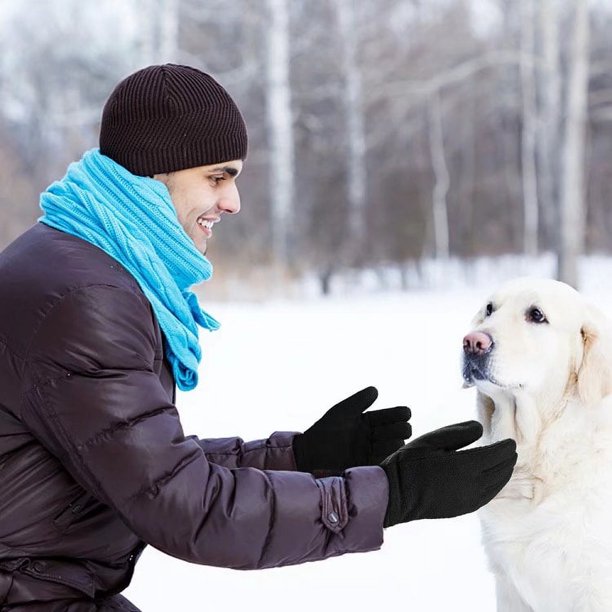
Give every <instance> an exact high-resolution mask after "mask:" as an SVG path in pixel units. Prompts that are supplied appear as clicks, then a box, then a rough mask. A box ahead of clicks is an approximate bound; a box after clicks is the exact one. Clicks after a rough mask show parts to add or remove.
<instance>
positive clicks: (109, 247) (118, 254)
mask: <svg viewBox="0 0 612 612" xmlns="http://www.w3.org/2000/svg"><path fill="white" fill-rule="evenodd" d="M40 207H41V208H42V210H43V212H44V215H43V216H42V217H40V219H39V221H41V222H42V223H45V224H46V225H49V226H51V227H54V228H56V229H58V230H61V231H63V232H67V233H69V234H73V235H74V236H78V237H79V238H82V239H83V240H86V241H87V242H90V243H91V244H94V245H96V246H97V247H99V248H101V249H102V250H103V251H104V252H106V253H108V254H109V255H110V256H111V257H113V258H114V259H116V260H117V261H118V262H119V263H120V264H121V265H122V266H124V267H125V268H126V269H127V270H128V271H129V272H130V273H131V274H132V275H133V276H134V278H135V279H136V280H137V281H138V284H139V285H140V287H141V289H142V291H143V292H144V294H145V295H146V296H147V298H148V299H149V301H150V302H151V305H152V307H153V311H154V312H155V315H156V317H157V320H158V322H159V326H160V327H161V329H162V331H163V333H164V335H165V338H166V342H165V351H166V357H167V358H168V361H169V362H170V365H171V366H172V371H173V373H174V380H175V381H176V384H177V385H178V387H179V389H181V390H183V391H189V390H191V389H193V388H195V386H196V385H197V384H198V364H199V362H200V360H201V358H202V350H201V348H200V344H199V342H198V325H199V326H200V327H203V328H205V329H209V330H211V331H212V330H215V329H217V328H218V327H219V323H218V322H217V321H215V319H213V317H211V316H210V315H208V314H206V313H205V312H204V311H203V310H202V309H201V308H200V306H199V304H198V300H197V297H196V296H195V294H194V293H192V292H191V291H189V288H190V287H191V286H192V285H195V284H196V283H199V282H202V281H205V280H208V279H209V278H210V277H211V276H212V265H211V263H210V262H209V261H208V259H207V258H206V257H204V255H202V254H201V253H200V252H199V251H198V250H197V249H196V248H195V246H194V244H193V241H192V240H191V238H189V236H188V235H187V234H186V232H185V231H184V230H183V228H182V226H181V224H180V223H179V221H178V218H177V215H176V210H175V208H174V206H173V204H172V200H171V199H170V196H169V194H168V190H167V188H166V186H165V185H164V184H163V183H161V182H160V181H157V180H155V179H151V178H147V177H143V176H136V175H134V174H132V173H130V172H128V171H127V170H126V169H125V168H123V166H120V165H119V164H117V163H115V162H114V161H113V160H112V159H110V158H109V157H106V156H105V155H102V154H101V153H100V151H99V150H98V149H91V150H90V151H87V152H86V153H85V155H83V158H82V159H81V160H80V161H79V162H75V163H73V164H70V166H69V167H68V171H67V172H66V176H64V178H63V179H62V180H60V181H56V182H55V183H53V184H52V185H51V186H50V187H49V188H48V189H47V191H45V192H43V193H42V195H41V197H40Z"/></svg>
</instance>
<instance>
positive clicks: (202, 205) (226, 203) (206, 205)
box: [153, 159, 242, 254]
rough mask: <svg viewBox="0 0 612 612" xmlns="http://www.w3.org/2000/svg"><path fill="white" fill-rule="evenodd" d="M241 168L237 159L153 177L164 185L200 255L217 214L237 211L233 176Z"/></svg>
mask: <svg viewBox="0 0 612 612" xmlns="http://www.w3.org/2000/svg"><path fill="white" fill-rule="evenodd" d="M241 171H242V160H239V159H238V160H233V161H228V162H222V163H220V164H212V165H210V166H198V167H197V168H188V169H187V170H177V171H176V172H169V173H167V174H156V175H154V176H153V178H154V179H157V180H158V181H161V182H162V183H164V185H166V187H167V188H168V191H169V193H170V197H171V198H172V203H173V204H174V208H176V214H177V216H178V220H179V223H180V224H181V225H182V226H183V229H184V230H185V232H187V235H188V236H189V237H190V238H191V239H192V240H193V243H194V244H195V246H196V249H198V251H200V253H202V254H205V253H206V248H207V241H208V240H209V239H210V238H211V237H212V234H213V226H214V224H215V223H218V222H219V221H221V215H223V214H224V213H229V214H235V213H237V212H238V211H239V210H240V194H239V193H238V187H237V185H236V179H237V178H238V175H239V174H240V172H241Z"/></svg>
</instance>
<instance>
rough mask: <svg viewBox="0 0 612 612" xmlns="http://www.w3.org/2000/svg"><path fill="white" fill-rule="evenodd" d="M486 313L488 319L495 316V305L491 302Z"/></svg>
mask: <svg viewBox="0 0 612 612" xmlns="http://www.w3.org/2000/svg"><path fill="white" fill-rule="evenodd" d="M485 312H486V316H487V317H490V316H491V315H492V314H493V304H492V303H491V302H489V303H488V304H487V307H486V309H485Z"/></svg>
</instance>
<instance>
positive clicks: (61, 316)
mask: <svg viewBox="0 0 612 612" xmlns="http://www.w3.org/2000/svg"><path fill="white" fill-rule="evenodd" d="M173 402H174V381H173V379H172V374H171V371H170V369H169V368H168V364H167V362H166V361H165V360H164V353H163V337H162V334H161V332H160V328H159V326H158V324H157V322H156V320H155V317H154V314H153V311H152V309H151V306H150V304H149V302H148V301H147V299H146V297H145V296H144V294H143V293H142V291H141V290H140V288H139V286H138V285H137V283H136V281H135V280H134V278H133V277H132V276H131V275H130V274H129V273H128V272H127V271H126V270H125V269H124V268H123V267H122V266H121V265H120V264H118V263H117V262H116V261H115V260H114V259H112V258H110V257H109V256H108V255H106V254H105V253H104V252H103V251H101V250H100V249H98V248H97V247H95V246H93V245H91V244H89V243H87V242H85V241H83V240H81V239H79V238H76V237H74V236H71V235H69V234H65V233H62V232H59V231H57V230H55V229H51V228H49V227H47V226H45V225H42V224H37V225H35V226H34V227H32V228H31V229H30V230H28V231H27V232H26V233H25V234H23V235H22V236H21V237H20V238H18V239H17V240H16V241H15V242H13V243H12V244H11V245H10V246H9V247H8V248H7V249H6V250H5V251H4V252H3V253H1V254H0V491H1V494H0V609H1V610H3V611H4V610H7V611H8V610H13V611H16V610H28V611H37V610H45V611H46V612H53V611H55V610H57V611H59V610H62V611H64V610H73V611H74V612H76V611H89V610H111V609H121V610H136V608H134V607H132V606H131V605H130V604H129V602H127V600H125V599H124V598H122V597H121V596H118V595H117V594H118V593H119V592H120V591H122V590H123V589H124V588H125V587H126V586H127V585H128V584H129V582H130V579H131V576H132V573H133V571H134V565H135V563H136V561H137V559H138V557H139V555H140V553H141V552H142V550H143V548H144V546H145V545H146V544H151V545H153V546H155V547H156V548H158V549H160V550H162V551H164V552H166V553H168V554H170V555H173V556H175V557H178V558H181V559H184V560H186V561H190V562H193V563H200V564H204V565H216V566H221V567H228V568H238V569H254V568H267V567H273V566H279V565H288V564H293V563H302V562H304V561H312V560H317V559H324V558H326V557H329V556H333V555H340V554H343V553H347V552H357V551H368V550H373V549H376V548H379V547H380V546H381V544H382V532H383V530H382V523H383V518H384V514H385V510H386V505H387V498H388V483H387V480H386V477H385V475H384V472H383V470H382V469H381V468H379V467H376V466H374V467H357V468H353V469H349V470H347V471H346V472H345V473H344V475H343V477H340V476H338V477H330V478H321V479H316V478H314V477H313V476H312V475H310V474H305V473H301V472H297V471H295V463H294V458H293V452H292V448H291V442H292V438H293V435H294V434H290V433H275V434H273V435H272V436H271V437H270V438H269V439H267V440H261V441H255V442H250V443H243V442H242V440H241V439H240V438H228V439H220V440H219V439H217V440H210V439H206V440H199V439H197V438H196V437H193V436H191V437H185V435H184V433H183V430H182V427H181V422H180V419H179V416H178V414H177V410H176V408H175V406H174V403H173Z"/></svg>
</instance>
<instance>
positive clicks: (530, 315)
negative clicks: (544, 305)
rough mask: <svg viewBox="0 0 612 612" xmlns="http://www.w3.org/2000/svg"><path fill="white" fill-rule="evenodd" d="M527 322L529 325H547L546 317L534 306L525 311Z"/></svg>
mask: <svg viewBox="0 0 612 612" xmlns="http://www.w3.org/2000/svg"><path fill="white" fill-rule="evenodd" d="M527 321H529V322H530V323H548V319H547V318H546V315H545V314H544V313H543V312H542V311H541V310H540V309H539V308H536V307H535V306H533V307H532V308H530V309H529V310H528V311H527Z"/></svg>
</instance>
